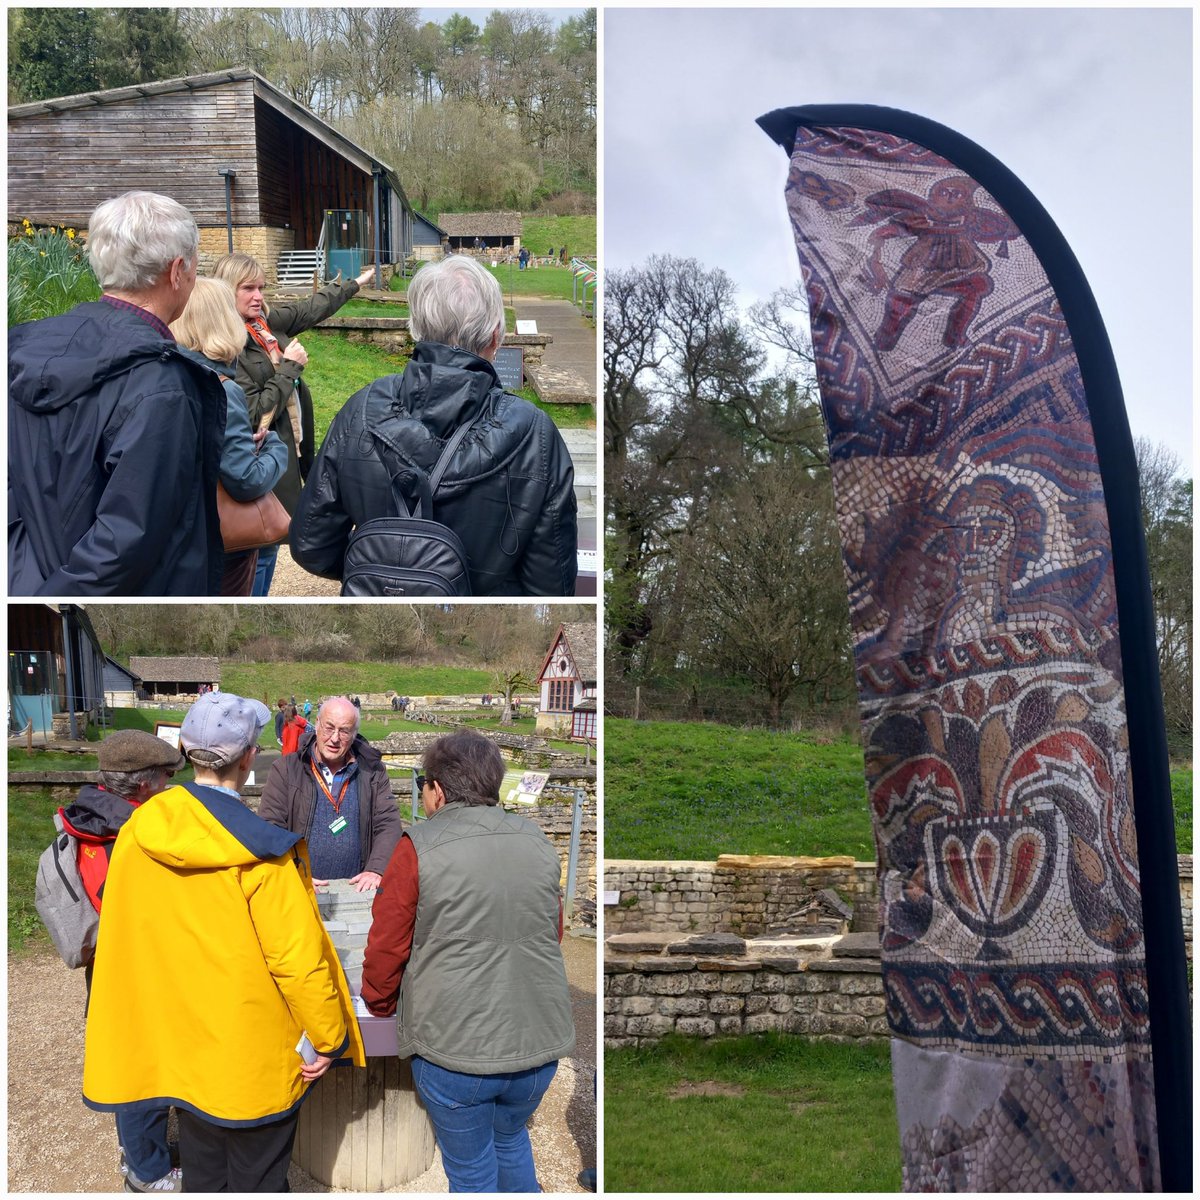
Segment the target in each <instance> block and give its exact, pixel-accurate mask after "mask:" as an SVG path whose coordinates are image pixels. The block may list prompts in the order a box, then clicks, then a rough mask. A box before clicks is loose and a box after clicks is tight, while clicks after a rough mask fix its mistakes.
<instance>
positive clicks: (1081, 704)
mask: <svg viewBox="0 0 1200 1200" xmlns="http://www.w3.org/2000/svg"><path fill="white" fill-rule="evenodd" d="M759 124H760V125H761V126H762V127H763V128H764V129H765V130H766V132H767V133H769V134H770V135H771V136H772V137H773V138H774V139H775V140H776V141H777V142H779V143H780V144H781V145H782V146H783V147H784V148H785V150H786V151H787V152H788V153H789V155H790V156H791V163H790V170H789V174H788V181H787V188H786V200H787V206H788V212H789V215H790V217H791V221H792V225H793V228H794V231H795V236H796V245H797V249H798V251H799V256H800V264H801V269H802V272H803V276H804V281H805V286H806V290H807V295H808V303H809V321H810V325H811V332H812V343H813V349H814V354H815V360H816V370H817V377H818V382H819V386H820V391H821V403H822V408H823V412H824V416H825V421H826V425H827V432H828V436H829V445H830V455H831V462H832V470H833V482H834V490H835V496H836V500H837V511H838V523H839V529H840V535H841V541H842V552H843V561H844V566H845V572H846V580H847V587H848V590H849V598H850V616H851V629H852V635H853V640H854V650H855V667H856V679H857V687H858V696H859V708H860V716H861V722H862V737H863V744H864V748H865V754H866V771H867V787H868V794H869V798H870V804H871V808H872V819H873V822H874V828H875V841H876V847H877V853H878V861H879V890H880V945H881V957H882V965H883V984H884V993H885V998H886V1003H887V1011H888V1019H889V1023H890V1027H891V1031H892V1039H893V1040H892V1056H893V1075H894V1079H895V1092H896V1107H897V1114H898V1118H899V1122H900V1134H901V1147H902V1154H903V1172H904V1185H905V1188H906V1189H907V1190H971V1191H1008V1190H1019V1191H1044V1190H1052V1191H1111V1190H1118V1191H1143V1190H1157V1189H1161V1188H1168V1189H1170V1190H1175V1189H1183V1190H1190V1158H1191V1112H1190V1049H1189V1048H1190V1030H1189V1025H1188V1001H1187V981H1186V967H1185V955H1184V943H1183V934H1182V924H1181V917H1180V899H1179V884H1178V867H1177V861H1176V858H1175V845H1174V826H1173V815H1172V805H1171V794H1170V780H1169V775H1168V769H1167V758H1166V741H1165V734H1164V731H1163V719H1162V704H1161V697H1160V694H1159V685H1158V672H1157V655H1156V650H1155V641H1154V624H1153V616H1152V611H1151V608H1150V598H1149V586H1148V575H1147V570H1146V557H1145V545H1144V537H1143V534H1142V530H1141V517H1140V503H1139V494H1138V484H1137V472H1136V467H1135V464H1134V455H1133V447H1132V441H1131V439H1130V436H1129V429H1128V422H1127V420H1126V417H1125V412H1124V406H1123V401H1122V398H1121V390H1120V384H1119V381H1118V379H1117V374H1116V367H1115V363H1114V361H1113V359H1112V354H1111V350H1110V349H1109V344H1108V339H1107V337H1106V335H1105V332H1104V328H1103V325H1102V323H1101V321H1100V317H1099V313H1098V311H1097V310H1096V307H1095V303H1094V301H1093V299H1092V296H1091V293H1090V290H1089V289H1088V287H1087V283H1086V281H1085V279H1084V277H1083V274H1082V272H1081V271H1080V269H1079V266H1078V264H1077V262H1076V261H1075V259H1074V257H1073V255H1072V254H1071V252H1070V250H1069V248H1068V247H1067V245H1066V242H1065V241H1064V240H1063V238H1062V236H1061V234H1060V233H1059V232H1058V230H1057V229H1056V228H1055V226H1054V225H1053V223H1052V222H1051V221H1050V218H1049V217H1048V216H1047V215H1046V213H1045V211H1044V210H1043V209H1042V207H1041V206H1040V205H1039V204H1038V202H1037V201H1036V199H1034V197H1033V196H1032V195H1031V194H1030V193H1029V191H1028V190H1027V189H1026V188H1025V187H1024V186H1023V185H1022V184H1021V183H1020V181H1019V180H1018V179H1017V178H1016V177H1015V176H1014V175H1013V174H1012V173H1011V172H1010V171H1008V170H1007V169H1006V168H1005V167H1004V166H1003V165H1002V164H1000V163H999V162H998V161H997V160H996V159H994V158H993V157H992V156H991V155H989V154H987V153H986V152H985V151H983V150H982V149H981V148H980V147H978V146H976V145H975V144H974V143H972V142H970V141H968V140H967V139H966V138H963V137H962V136H960V135H958V134H956V133H954V132H953V131H951V130H949V129H946V128H944V127H942V126H940V125H937V124H935V123H933V122H931V121H928V120H925V119H923V118H921V117H916V116H913V115H912V114H909V113H902V112H898V111H896V110H892V109H884V108H874V107H869V106H861V105H814V106H810V107H806V108H794V109H782V110H779V111H777V112H774V113H771V114H768V115H767V116H765V117H762V118H760V121H759Z"/></svg>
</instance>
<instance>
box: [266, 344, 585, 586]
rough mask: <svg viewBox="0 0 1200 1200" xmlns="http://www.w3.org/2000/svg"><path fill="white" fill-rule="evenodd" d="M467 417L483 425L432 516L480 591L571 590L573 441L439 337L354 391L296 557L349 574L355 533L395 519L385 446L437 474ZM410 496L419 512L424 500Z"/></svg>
mask: <svg viewBox="0 0 1200 1200" xmlns="http://www.w3.org/2000/svg"><path fill="white" fill-rule="evenodd" d="M464 421H474V422H475V424H474V426H473V428H472V429H471V430H470V432H469V433H468V434H467V436H466V437H465V438H464V440H463V442H462V444H461V445H460V446H459V447H458V449H457V450H456V451H455V454H454V457H453V459H452V460H451V462H450V463H449V465H448V467H447V469H446V473H445V475H444V476H443V478H442V483H441V486H440V487H439V488H438V491H437V495H436V496H434V499H433V519H434V520H435V521H440V522H441V523H442V524H443V525H448V526H449V527H450V528H451V529H453V530H454V532H455V533H457V534H458V536H459V537H460V538H461V539H462V542H463V544H464V546H465V547H466V551H467V559H468V564H469V569H470V575H471V592H472V594H473V595H476V596H569V595H572V594H573V593H574V590H575V574H576V566H577V563H576V505H575V492H574V480H575V472H574V468H573V467H572V465H571V456H570V454H569V452H568V451H567V447H566V443H565V442H564V441H563V439H562V436H561V435H560V434H559V432H558V430H557V429H556V428H555V426H554V422H553V421H551V420H550V418H549V417H548V416H546V414H545V413H544V412H542V411H541V409H539V408H537V407H536V406H535V405H533V404H530V403H529V402H528V401H527V400H522V399H521V398H520V397H519V396H513V395H510V394H509V393H507V392H505V391H504V389H503V388H502V387H501V385H500V380H499V379H498V377H497V376H496V372H495V370H494V369H493V367H492V364H491V363H490V362H487V361H486V360H485V359H482V358H479V357H478V356H476V355H474V354H469V353H467V352H466V351H464V350H456V349H453V348H452V347H450V346H442V345H439V344H438V343H436V342H421V343H419V344H418V345H417V348H416V350H415V351H414V353H413V357H412V360H411V361H410V362H409V364H408V366H407V367H406V368H405V370H404V373H403V374H402V375H388V376H385V377H384V378H383V379H377V380H376V381H375V382H374V383H372V384H370V385H369V386H368V387H365V388H363V389H362V390H361V391H359V392H355V394H354V395H353V396H351V397H350V399H349V400H347V401H346V403H345V405H344V406H343V407H342V409H341V411H340V412H339V413H338V415H337V416H336V417H335V418H334V421H333V424H332V426H330V429H329V433H328V435H327V436H326V438H325V443H324V445H323V446H322V447H321V450H320V453H319V454H318V455H317V460H316V462H315V463H314V464H313V468H312V472H311V473H310V475H309V477H308V481H307V483H306V484H305V485H304V491H303V492H302V493H301V495H300V503H299V504H298V505H297V507H296V512H295V515H294V516H293V519H292V529H291V539H290V540H291V547H292V557H293V558H294V559H295V560H296V561H297V562H298V563H299V564H300V565H301V566H303V567H305V568H306V569H307V570H309V571H312V572H314V573H315V574H317V575H324V576H326V577H327V578H330V579H340V578H341V575H342V560H343V557H344V556H345V552H346V542H347V541H348V540H349V537H350V534H351V531H352V530H353V529H354V527H355V526H356V525H360V524H362V523H363V522H364V521H368V520H370V519H372V518H373V517H382V516H388V515H389V514H391V513H393V512H394V509H393V508H392V506H391V505H390V503H389V492H390V483H389V478H388V473H387V469H386V468H385V467H384V465H383V462H382V460H381V459H380V457H379V455H378V453H377V452H376V449H375V442H376V439H379V440H381V441H384V442H386V443H387V444H388V445H389V446H391V447H392V449H393V450H394V451H395V452H396V455H397V456H398V457H399V458H400V459H401V460H402V461H403V462H404V463H405V464H406V465H411V466H415V467H418V468H420V470H422V471H424V472H426V473H427V474H428V473H429V472H430V471H432V469H433V466H434V464H435V463H436V462H437V459H438V456H439V454H440V453H441V451H442V449H443V447H444V446H445V443H446V441H447V439H448V438H449V437H450V436H451V434H453V433H454V431H455V430H456V429H457V428H458V426H459V425H460V424H461V423H462V422H464ZM408 499H409V501H410V508H411V502H412V501H413V500H414V499H415V495H411V496H409V497H408ZM422 515H424V516H428V515H429V514H428V513H423V514H422Z"/></svg>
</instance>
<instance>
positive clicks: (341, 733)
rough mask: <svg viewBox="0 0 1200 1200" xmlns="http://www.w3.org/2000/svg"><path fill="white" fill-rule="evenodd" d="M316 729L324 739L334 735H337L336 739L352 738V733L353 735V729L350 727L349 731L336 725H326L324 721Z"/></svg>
mask: <svg viewBox="0 0 1200 1200" xmlns="http://www.w3.org/2000/svg"><path fill="white" fill-rule="evenodd" d="M317 728H318V729H319V730H320V731H321V732H322V733H323V734H324V735H325V736H326V737H333V735H334V734H337V735H338V737H344V738H352V737H354V733H355V731H354V729H353V727H351V728H350V729H342V728H340V727H339V726H337V725H328V724H326V723H325V722H324V721H322V722H321V724H320V725H318V726H317Z"/></svg>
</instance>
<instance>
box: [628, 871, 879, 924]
mask: <svg viewBox="0 0 1200 1200" xmlns="http://www.w3.org/2000/svg"><path fill="white" fill-rule="evenodd" d="M604 887H605V889H606V890H608V891H617V892H619V893H620V894H619V897H618V902H617V903H616V904H615V905H612V904H610V905H607V906H606V907H605V909H604V931H605V934H606V935H608V934H611V933H647V932H653V933H667V932H672V933H677V934H679V935H681V936H682V935H685V934H688V933H718V932H724V933H736V934H738V935H740V936H741V937H758V936H760V935H762V934H764V933H766V932H767V931H768V929H769V928H770V927H771V926H772V925H777V924H780V923H782V922H784V921H786V920H787V919H788V918H789V917H791V916H792V914H794V913H795V912H796V911H797V910H798V909H800V908H801V907H803V906H804V905H805V904H806V903H807V902H809V901H810V900H811V899H812V896H813V894H814V893H816V892H819V891H821V890H823V889H825V888H832V889H833V890H834V891H836V892H837V893H838V895H839V896H841V897H842V899H843V900H845V901H846V902H847V903H848V904H850V905H852V906H853V907H856V908H862V907H863V906H864V905H869V906H872V907H873V905H874V903H875V901H876V898H877V896H878V889H877V887H876V880H875V864H874V863H862V862H855V861H854V859H852V858H850V857H848V856H847V857H841V858H781V857H768V856H761V857H755V856H747V855H722V856H721V857H720V858H719V859H718V860H717V861H716V862H715V863H713V862H641V861H637V860H633V859H610V860H609V861H608V862H606V863H605V864H604Z"/></svg>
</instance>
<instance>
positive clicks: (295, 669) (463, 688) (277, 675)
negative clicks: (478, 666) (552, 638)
mask: <svg viewBox="0 0 1200 1200" xmlns="http://www.w3.org/2000/svg"><path fill="white" fill-rule="evenodd" d="M495 683H496V677H495V675H494V674H492V672H490V671H480V670H474V669H471V668H465V667H409V666H403V665H399V664H395V663H373V662H333V663H330V662H297V663H239V662H226V663H223V664H222V666H221V687H222V688H224V689H225V690H226V691H229V692H237V693H238V695H240V696H253V697H254V698H255V699H256V700H261V699H262V697H263V694H264V693H265V694H266V695H267V696H268V697H269V700H268V703H269V704H272V705H273V704H274V703H275V701H276V700H277V699H278V698H279V697H280V696H285V697H287V696H292V695H294V696H295V697H296V699H297V700H298V701H300V703H303V702H304V699H305V697H308V699H310V700H312V702H313V703H314V704H315V703H316V701H317V697H318V696H336V695H341V694H346V695H362V694H364V693H366V692H386V691H388V690H389V689H391V690H392V691H395V692H399V693H400V694H401V695H403V696H458V695H465V696H472V695H473V696H475V698H476V699H478V698H479V697H480V696H481V695H482V694H483V693H484V692H487V691H495Z"/></svg>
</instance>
